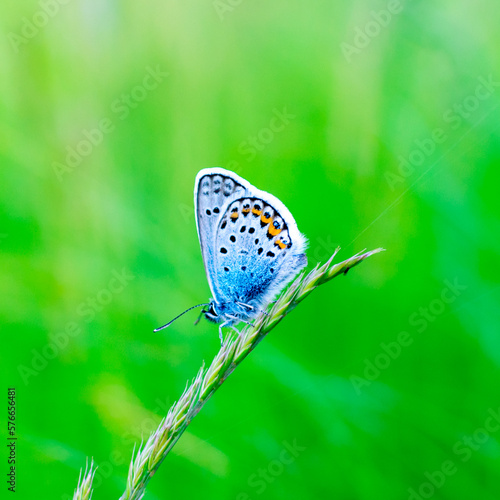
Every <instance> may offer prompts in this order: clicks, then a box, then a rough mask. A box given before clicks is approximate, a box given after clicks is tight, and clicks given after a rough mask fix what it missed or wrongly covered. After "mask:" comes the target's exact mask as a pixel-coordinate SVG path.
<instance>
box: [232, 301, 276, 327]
mask: <svg viewBox="0 0 500 500" xmlns="http://www.w3.org/2000/svg"><path fill="white" fill-rule="evenodd" d="M276 302H277V301H276V300H275V301H274V302H271V304H276ZM236 303H237V304H238V305H240V306H243V307H248V309H249V310H250V311H253V310H254V309H255V307H254V306H251V305H250V304H245V303H243V302H236ZM260 312H261V313H262V314H264V315H265V316H268V317H269V313H268V312H266V311H264V310H263V309H261V311H260ZM249 324H250V323H247V325H249Z"/></svg>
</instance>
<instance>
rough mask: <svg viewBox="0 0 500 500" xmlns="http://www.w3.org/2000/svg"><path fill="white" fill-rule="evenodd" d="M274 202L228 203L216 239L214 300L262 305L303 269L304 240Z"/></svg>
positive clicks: (245, 200) (254, 199) (253, 199)
mask: <svg viewBox="0 0 500 500" xmlns="http://www.w3.org/2000/svg"><path fill="white" fill-rule="evenodd" d="M261 193H263V192H261ZM263 194H266V195H267V196H266V198H270V197H271V195H269V194H267V193H263ZM273 202H274V203H273ZM279 203H280V202H279V201H278V200H277V199H274V200H272V201H271V200H269V199H268V201H266V200H265V199H263V198H261V197H256V196H247V197H241V198H238V199H235V200H233V201H232V202H231V203H230V204H229V205H228V207H227V210H226V211H225V213H224V214H223V216H222V217H221V219H220V220H219V224H218V227H217V230H216V237H215V249H214V257H215V263H216V265H215V280H214V288H215V290H214V291H215V294H216V297H215V299H216V300H218V301H220V302H225V303H228V302H229V303H232V302H240V303H243V304H250V305H253V306H255V305H262V304H264V303H266V302H267V301H269V300H271V298H272V296H274V295H275V294H276V293H277V291H279V290H280V289H281V288H282V287H283V286H285V285H286V284H287V283H288V282H289V281H290V279H291V278H292V277H293V276H295V274H297V272H298V271H300V269H302V268H303V267H304V266H305V265H306V263H307V259H306V256H305V254H304V253H303V251H304V244H305V240H304V238H303V237H302V235H301V234H300V233H299V232H298V230H297V231H294V226H295V221H293V219H292V220H291V221H290V223H291V225H290V226H289V224H290V223H289V222H287V220H286V219H285V218H284V217H283V216H282V214H281V213H280V212H279V210H278V209H277V208H276V205H278V204H279ZM273 205H274V206H273ZM281 208H282V207H281ZM282 211H283V210H282ZM295 227H296V226H295ZM217 295H218V296H217ZM257 312H259V311H257Z"/></svg>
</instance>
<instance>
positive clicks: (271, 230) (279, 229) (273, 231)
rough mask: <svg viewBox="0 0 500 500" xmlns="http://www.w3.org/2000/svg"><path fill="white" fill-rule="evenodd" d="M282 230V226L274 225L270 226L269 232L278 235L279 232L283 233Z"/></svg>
mask: <svg viewBox="0 0 500 500" xmlns="http://www.w3.org/2000/svg"><path fill="white" fill-rule="evenodd" d="M281 231H283V229H281V228H280V227H279V228H275V227H274V226H270V227H269V234H270V235H271V236H277V235H278V234H280V233H281Z"/></svg>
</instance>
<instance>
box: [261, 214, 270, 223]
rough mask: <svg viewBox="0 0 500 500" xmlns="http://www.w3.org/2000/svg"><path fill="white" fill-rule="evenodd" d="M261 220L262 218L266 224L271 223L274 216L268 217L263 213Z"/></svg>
mask: <svg viewBox="0 0 500 500" xmlns="http://www.w3.org/2000/svg"><path fill="white" fill-rule="evenodd" d="M260 220H261V221H262V222H263V223H264V224H269V223H270V222H271V221H272V220H273V218H272V217H269V218H267V217H266V216H265V215H262V216H261V218H260Z"/></svg>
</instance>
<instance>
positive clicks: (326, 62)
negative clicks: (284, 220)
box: [0, 0, 500, 500]
mask: <svg viewBox="0 0 500 500" xmlns="http://www.w3.org/2000/svg"><path fill="white" fill-rule="evenodd" d="M49 4H50V2H49ZM223 4H225V5H226V6H227V7H226V9H224V8H223ZM50 5H54V4H50ZM56 5H58V7H57V8H54V7H52V9H53V10H54V12H53V14H51V16H50V17H48V18H47V17H46V16H44V15H43V14H40V12H43V10H42V7H41V5H40V4H39V3H37V2H35V1H32V0H27V1H23V2H19V4H18V3H15V2H9V3H7V4H4V5H3V6H2V7H1V9H0V10H1V16H0V29H1V33H2V36H1V43H0V70H1V75H2V77H1V78H0V106H1V107H0V110H1V117H2V119H1V124H0V155H1V163H2V168H1V173H0V176H1V177H0V179H1V181H0V182H1V200H0V203H1V205H0V206H1V208H0V210H1V215H2V218H1V227H0V233H1V239H0V246H1V255H2V256H1V267H2V280H1V285H0V286H1V297H2V300H1V303H0V312H1V316H2V321H3V323H4V327H3V328H2V332H3V338H4V342H3V349H2V355H1V356H2V363H1V370H2V381H3V387H4V389H2V390H3V391H4V396H3V397H4V401H6V399H7V397H6V389H7V387H10V386H15V387H16V388H17V425H18V429H17V430H18V436H19V440H18V444H17V457H18V463H17V474H18V475H17V479H18V484H17V490H18V491H17V498H20V499H32V498H37V499H48V498H56V499H67V498H69V496H71V495H72V492H73V489H74V488H75V485H76V482H77V477H78V473H79V470H80V468H81V467H82V466H84V465H85V460H86V457H94V459H95V461H96V462H97V464H98V465H99V466H100V469H99V472H98V477H97V478H96V487H97V488H96V491H95V493H94V497H93V498H95V499H97V500H98V499H100V498H102V499H104V498H118V497H119V496H120V494H121V493H122V491H123V489H124V485H125V478H126V474H127V468H128V467H127V466H128V463H129V460H130V455H131V452H132V448H133V444H134V442H138V441H140V439H141V436H144V437H147V435H148V434H149V432H150V430H152V429H153V428H154V426H155V424H156V423H158V421H159V419H160V418H161V417H162V416H163V415H165V413H166V411H167V409H168V407H169V405H170V404H172V403H173V402H174V400H175V399H176V398H177V397H178V396H179V395H180V393H181V392H182V390H183V388H184V385H185V382H186V380H187V379H188V378H191V377H192V376H193V375H194V374H195V373H196V371H197V370H198V368H199V366H200V364H201V361H202V360H203V359H204V360H207V361H208V360H210V359H211V358H212V357H213V356H214V354H215V353H216V352H217V349H218V346H219V340H218V335H217V328H216V327H215V326H214V325H211V324H209V323H207V322H202V323H200V325H198V326H197V327H194V326H193V324H192V323H193V321H194V319H195V317H196V313H192V314H191V316H187V317H184V318H183V319H182V320H179V321H178V322H177V323H175V325H173V326H172V327H171V328H170V329H169V330H168V331H166V332H163V333H161V334H154V333H153V331H152V330H153V328H154V327H157V326H159V325H160V324H162V323H164V322H166V321H168V320H169V319H171V318H172V317H173V316H174V315H176V314H177V313H179V312H181V311H182V310H184V309H185V308H187V307H189V306H191V305H193V304H196V303H199V302H203V301H204V300H206V299H207V298H208V297H209V293H210V292H209V288H208V285H207V282H206V277H205V273H204V269H203V263H202V259H201V254H200V251H199V246H198V240H197V235H196V229H195V222H194V214H193V206H192V191H193V182H194V178H195V176H196V173H197V172H198V170H200V169H201V168H204V167H208V166H216V165H218V166H223V167H226V168H230V169H232V170H235V171H237V172H238V174H239V175H241V176H243V177H244V178H246V179H248V180H249V181H250V182H251V183H252V184H254V185H256V186H257V187H259V188H260V189H264V190H267V191H270V192H272V193H273V194H275V195H276V196H278V197H279V198H280V199H281V200H282V201H283V202H284V203H285V204H286V205H287V206H288V207H289V208H290V210H291V212H292V213H293V214H294V216H295V218H296V220H297V223H298V225H299V228H300V229H301V231H302V232H304V233H305V234H306V235H307V237H308V238H309V241H310V245H309V250H308V257H309V262H310V265H313V264H315V263H316V262H317V261H322V260H325V259H326V258H327V257H328V256H329V255H330V254H331V253H332V252H333V250H334V249H335V247H336V246H337V245H340V246H341V247H342V251H341V253H340V254H339V256H338V259H339V260H342V259H344V258H348V257H350V256H351V255H352V254H353V253H355V252H357V251H359V250H362V249H363V248H369V249H372V248H375V247H378V246H383V247H385V248H386V249H387V252H385V253H383V254H381V255H377V256H375V257H372V258H371V259H369V260H368V261H366V262H365V263H363V264H362V265H361V266H360V267H357V268H356V269H355V270H353V271H352V272H351V273H349V274H348V275H347V276H346V277H341V278H338V279H336V280H334V281H333V282H332V283H330V284H328V285H326V286H324V287H321V288H320V289H318V290H317V291H316V292H315V293H314V294H313V295H312V296H311V297H310V298H309V299H308V300H307V301H305V302H304V303H303V304H302V305H301V306H300V307H299V308H297V309H296V310H295V311H294V312H293V314H292V315H291V316H290V317H288V318H287V319H286V321H284V322H282V323H281V324H280V325H279V327H278V328H277V329H276V330H274V331H273V332H272V334H271V335H270V336H269V337H268V338H267V339H266V340H265V342H263V343H262V344H261V345H260V346H259V348H258V349H257V350H256V351H255V352H254V353H253V354H252V355H251V356H250V357H249V358H248V359H247V360H246V361H245V362H244V363H243V364H242V365H241V366H240V367H239V368H238V370H237V371H236V372H235V373H234V374H233V376H231V378H230V379H229V380H228V382H227V383H226V384H225V386H224V387H223V389H222V390H221V391H220V392H219V393H217V394H216V396H215V397H214V398H213V399H212V400H211V401H210V403H209V404H208V405H207V406H206V407H205V409H204V410H203V412H202V413H200V415H199V416H198V417H197V418H196V419H195V420H194V421H193V423H192V425H191V426H190V427H189V430H188V432H187V433H186V435H185V436H184V437H183V438H182V439H181V441H180V442H179V443H178V446H176V448H175V449H174V451H173V452H172V454H171V455H170V456H169V457H168V459H167V460H166V461H165V463H164V464H163V465H162V467H161V469H160V470H159V472H158V474H157V475H156V476H155V477H154V479H153V480H152V481H151V483H150V487H149V489H148V493H147V494H146V497H145V498H148V499H167V498H185V499H190V498H206V499H234V500H249V499H252V500H254V499H257V498H261V499H290V498H293V499H318V498H328V499H342V500H351V499H353V500H355V499H359V500H369V499H384V500H392V499H394V500H396V499H407V498H409V497H410V492H409V489H410V488H413V489H414V490H415V491H416V492H417V493H418V494H419V495H421V498H428V497H430V496H432V498H436V499H464V500H465V499H471V498H475V499H476V498H479V499H481V500H493V499H498V495H499V491H500V484H499V477H500V476H499V474H500V430H496V427H495V425H493V424H494V423H493V420H491V419H490V420H488V416H489V412H492V411H495V412H498V411H499V408H500V391H499V388H500V385H499V366H500V340H499V334H500V332H499V324H500V321H499V320H500V313H499V285H498V283H499V278H500V266H499V254H500V239H499V237H498V235H499V230H500V213H499V210H498V199H499V194H498V193H499V180H500V175H499V174H498V166H499V160H500V137H499V132H500V121H499V110H500V87H499V86H498V84H497V83H495V82H497V81H498V80H500V71H499V57H500V56H499V50H498V48H499V47H500V34H499V31H498V19H499V14H500V11H499V7H498V5H497V4H496V3H495V2H493V1H492V0H489V1H479V2H475V3H473V4H472V3H470V2H457V1H451V0H448V1H445V0H443V1H439V2H423V1H408V2H404V3H403V4H401V5H402V11H401V12H399V13H397V14H394V15H393V16H392V19H391V20H390V21H389V22H382V21H381V20H380V18H379V21H378V22H377V21H374V19H375V18H374V16H373V12H372V11H375V12H379V11H381V10H386V9H387V8H388V6H393V4H392V3H391V2H389V3H387V2H384V1H374V2H362V1H356V0H355V1H341V2H327V1H318V2H309V3H307V2H298V1H293V0H292V1H290V0H288V1H284V0H281V1H273V2H263V1H258V2H251V1H250V0H243V1H241V2H237V1H236V0H233V1H232V4H231V3H230V2H229V0H227V1H225V2H219V4H217V3H215V4H214V3H213V2H212V1H211V0H208V1H204V2H202V1H186V2H181V1H167V2H161V1H155V0H153V1H149V2H144V3H141V2H131V1H122V2H118V1H111V0H108V1H99V0H70V1H68V2H66V3H65V4H56ZM231 5H232V6H231ZM48 8H49V7H47V9H48ZM55 10H57V12H55ZM34 18H35V19H34ZM32 21H35V22H37V23H38V24H46V25H44V26H41V27H40V28H36V26H35V30H38V31H33V28H31V30H32V31H30V27H27V23H30V22H32ZM45 21H47V22H46V23H45ZM367 23H371V24H368V25H367ZM382 24H387V26H382ZM366 30H368V32H369V33H370V36H369V37H368V38H365V39H364V38H363V35H362V34H361V33H362V32H363V31H366ZM13 34H15V35H17V36H23V34H24V35H26V34H28V35H29V36H26V37H25V39H24V40H21V39H19V38H15V37H14V36H13ZM365 36H366V35H365ZM342 44H349V45H350V46H351V48H350V49H349V47H347V46H346V45H342ZM362 45H363V47H362V48H361V46H362ZM353 47H354V49H355V50H353ZM349 50H350V51H351V52H349ZM346 54H347V56H346ZM147 68H150V69H154V70H156V69H157V68H159V70H160V71H161V72H164V73H168V76H163V77H161V78H159V79H161V82H158V85H157V87H156V88H155V89H151V90H148V91H145V92H144V91H142V90H141V89H138V86H141V85H142V82H143V80H144V78H145V76H146V74H147V73H148V71H150V70H148V69H147ZM481 79H483V80H481ZM490 79H491V81H492V82H493V84H489V86H490V88H489V90H487V86H486V87H485V86H484V84H481V81H484V80H485V81H489V80H490ZM148 82H149V84H150V83H151V81H149V80H148ZM477 92H478V95H479V96H480V97H481V99H479V98H477V97H476V93H477ZM127 95H133V96H135V97H136V98H138V100H137V99H135V100H134V97H132V101H130V104H128V105H126V106H125V107H123V101H121V100H123V99H128V98H127ZM117 100H118V101H117ZM120 101H121V102H120ZM117 103H118V104H117ZM283 110H286V112H288V113H289V114H291V115H293V117H292V118H290V120H289V123H287V124H286V126H284V127H283V130H280V131H279V132H275V133H273V134H272V137H271V135H270V134H269V132H267V131H265V129H266V127H269V125H270V122H271V120H272V118H273V116H275V114H276V112H277V111H280V112H282V111H283ZM106 119H107V120H109V121H108V122H105V123H107V126H111V127H112V129H113V130H112V131H110V132H109V133H105V134H103V138H102V141H100V142H99V143H98V144H96V145H95V146H93V147H91V148H90V149H91V150H90V152H89V154H88V155H87V156H85V157H84V158H83V159H82V161H81V162H80V163H79V164H78V165H75V166H74V168H70V169H68V171H62V170H61V166H60V165H59V167H54V164H55V162H59V163H62V164H63V163H64V162H65V161H66V160H65V157H66V155H67V148H78V147H79V148H83V150H85V144H83V143H82V141H84V140H85V131H92V130H94V129H95V128H96V127H97V126H98V124H99V123H101V124H102V120H106ZM110 124H111V125H110ZM259 134H260V135H259ZM94 135H95V134H94ZM252 137H260V139H259V141H260V142H259V143H258V144H257V146H258V148H255V149H254V152H253V153H252V154H250V153H249V151H248V148H249V146H248V144H249V141H252V140H253V139H252ZM433 137H434V139H433ZM416 141H420V142H418V143H417V142H416ZM82 144H83V145H82ZM422 150H424V153H422V152H421V151H422ZM419 151H420V152H419ZM401 157H403V158H406V159H408V158H411V160H412V161H413V163H414V165H413V166H410V167H409V166H408V165H406V166H402V160H401ZM124 269H125V272H126V273H129V274H131V275H133V276H134V278H133V279H132V280H131V281H129V282H128V283H127V286H126V287H125V288H124V289H123V291H121V292H120V293H113V294H112V295H110V294H108V292H105V291H103V290H106V289H107V288H108V284H109V282H110V279H111V278H112V277H113V272H118V273H121V272H123V270H124ZM447 283H451V284H454V283H455V284H458V285H460V287H461V288H460V290H458V291H456V292H455V294H453V293H452V292H450V291H449V285H448V284H447ZM447 289H448V291H446V290H447ZM443 293H444V297H445V298H447V302H448V303H445V302H444V301H443V300H442V299H441V297H442V296H443ZM89 300H90V301H92V300H97V303H96V306H95V307H94V308H93V312H92V311H91V312H89V311H90V309H89V304H90V303H89V302H88V301H89ZM99 301H100V302H99ZM103 301H104V302H106V301H108V302H109V303H107V304H105V305H103V304H102V302H103ZM422 308H423V309H422ZM426 310H428V311H429V312H426ZM75 324H76V325H75ZM68 328H69V329H71V328H78V330H76V332H77V333H78V334H76V335H73V336H68V334H65V333H64V332H65V331H66V330H67V329H68ZM400 332H407V333H408V335H409V338H410V339H411V341H412V343H411V345H409V346H407V347H403V348H401V353H400V354H399V355H398V356H395V359H391V360H389V361H390V362H389V363H388V365H389V366H386V367H385V368H384V369H380V370H379V372H380V373H377V372H375V373H374V369H373V368H372V369H371V370H372V371H370V370H369V371H368V372H366V373H365V370H366V369H367V366H369V365H370V363H376V364H378V365H379V367H380V366H381V365H384V363H386V364H387V360H388V358H387V357H384V355H383V353H384V348H383V346H382V344H385V345H386V346H387V345H389V344H390V343H391V342H394V341H396V340H397V339H398V336H399V335H400ZM56 337H57V338H58V339H59V342H63V344H64V343H65V344H67V345H65V346H64V347H62V348H60V349H59V348H58V349H57V352H56V353H55V355H54V357H53V359H50V360H48V361H43V360H42V359H40V358H39V356H41V355H42V354H43V353H45V354H43V355H44V356H45V357H47V356H49V357H50V356H52V351H51V350H50V347H47V346H49V345H50V344H51V343H52V342H54V339H55V338H56ZM393 349H395V347H394V346H393ZM375 366H377V365H375ZM26 370H33V372H29V371H26ZM354 376H357V377H364V378H365V379H366V383H365V384H363V385H362V386H360V385H359V383H360V381H359V380H358V379H353V377H354ZM368 377H371V378H372V379H373V380H368ZM353 381H354V383H353ZM356 383H357V384H358V385H356ZM3 406H4V408H5V407H6V404H5V403H4V405H3ZM5 417H6V411H5V410H4V411H3V412H2V415H1V417H0V418H1V422H2V424H1V425H2V427H3V428H4V429H5V428H6V424H5ZM488 424H489V428H490V432H488V433H487V434H485V433H484V432H483V431H482V430H481V429H482V428H483V429H484V428H485V425H488ZM464 439H466V440H467V439H470V440H471V441H470V445H469V446H470V447H472V448H474V450H473V451H470V453H469V452H467V448H466V445H465V444H463V443H464V442H463V440H464ZM294 441H295V442H296V444H297V445H298V446H300V447H301V449H302V448H303V450H302V451H300V453H299V456H298V457H296V459H295V460H294V461H293V463H291V464H286V465H284V466H282V467H281V466H280V465H279V463H278V462H277V460H279V459H280V456H281V453H282V450H283V449H284V446H285V445H284V444H283V443H284V442H287V443H289V444H293V443H294ZM459 441H462V443H461V444H458V445H457V443H458V442H459ZM4 449H5V448H4ZM469 449H470V448H469ZM447 461H452V462H453V465H454V467H455V468H454V469H453V470H454V473H453V474H451V475H448V476H446V481H445V483H444V485H442V487H435V486H431V485H425V484H424V483H426V482H429V479H428V478H426V475H425V474H426V472H428V473H432V472H434V471H436V470H440V469H442V467H443V464H446V462H447ZM448 466H449V464H448ZM445 467H446V466H445ZM261 469H263V470H266V471H271V472H268V473H269V474H270V478H271V479H272V482H271V481H270V482H265V481H264V483H259V484H260V485H261V487H257V486H256V482H255V476H254V475H255V474H257V475H258V474H259V470H261ZM6 472H7V465H6V457H5V459H2V477H4V478H5V476H4V473H6ZM272 474H274V476H273V475H272ZM438 476H439V475H435V476H434V477H435V478H437V479H439V478H438ZM252 478H253V479H252ZM262 484H264V485H265V488H264V487H263V486H262ZM5 489H6V484H5V483H4V481H2V490H3V491H5ZM262 490H264V491H262ZM68 495H69V496H68ZM415 498H417V499H418V497H415Z"/></svg>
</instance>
